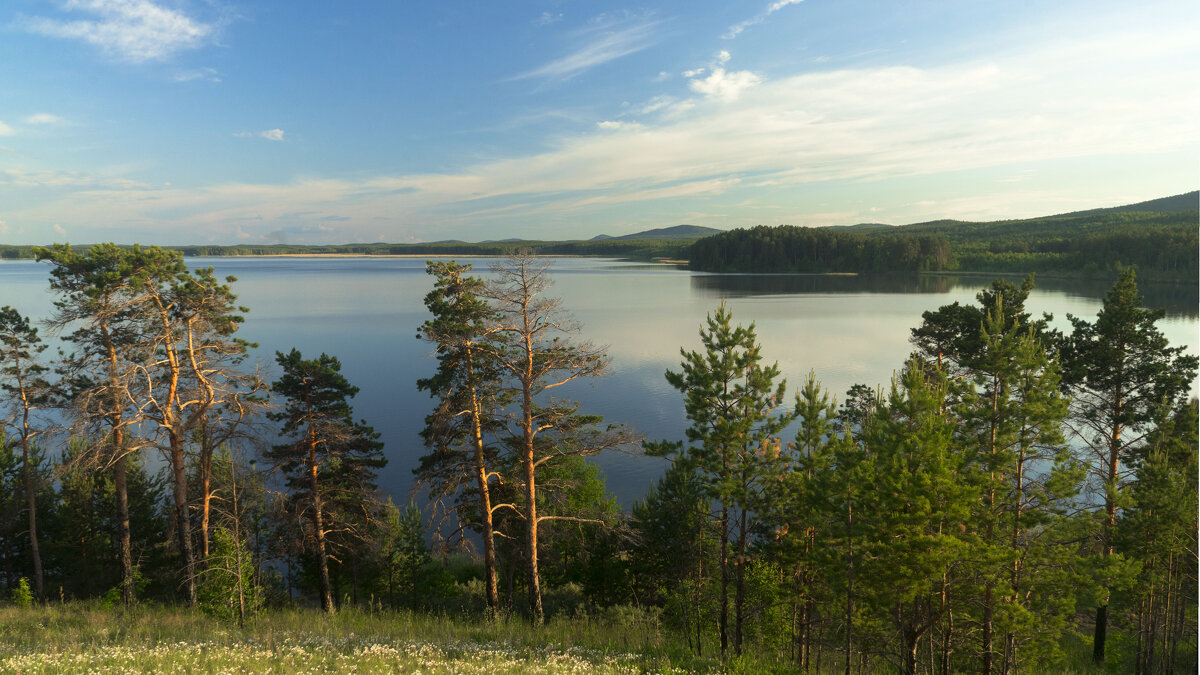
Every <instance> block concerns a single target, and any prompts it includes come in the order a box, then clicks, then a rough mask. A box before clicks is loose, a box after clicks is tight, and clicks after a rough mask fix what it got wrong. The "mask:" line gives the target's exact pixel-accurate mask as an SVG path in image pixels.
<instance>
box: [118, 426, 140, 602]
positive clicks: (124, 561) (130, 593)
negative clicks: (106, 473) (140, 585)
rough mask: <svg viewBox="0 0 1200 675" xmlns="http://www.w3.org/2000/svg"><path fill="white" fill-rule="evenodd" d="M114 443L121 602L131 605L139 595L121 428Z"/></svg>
mask: <svg viewBox="0 0 1200 675" xmlns="http://www.w3.org/2000/svg"><path fill="white" fill-rule="evenodd" d="M114 444H115V447H116V448H117V452H118V453H119V454H118V455H117V458H116V461H115V462H114V464H113V491H114V492H115V493H116V498H117V539H118V541H119V546H120V548H121V550H120V556H121V602H123V603H124V604H125V605H126V606H131V605H133V603H134V602H136V601H137V597H136V591H135V589H134V585H133V537H132V536H131V533H130V530H129V484H128V480H127V477H126V458H125V455H124V453H122V452H121V451H120V448H121V447H122V446H123V444H124V438H123V434H122V433H121V432H120V430H118V431H117V433H116V434H114Z"/></svg>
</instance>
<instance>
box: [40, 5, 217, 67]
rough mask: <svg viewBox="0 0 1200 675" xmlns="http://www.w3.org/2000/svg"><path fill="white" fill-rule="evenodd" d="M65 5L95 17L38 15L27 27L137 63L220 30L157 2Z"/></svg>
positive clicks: (195, 44)
mask: <svg viewBox="0 0 1200 675" xmlns="http://www.w3.org/2000/svg"><path fill="white" fill-rule="evenodd" d="M59 4H60V6H61V7H62V8H63V9H64V10H66V11H68V12H78V13H80V14H85V15H90V16H91V17H92V18H89V19H76V20H60V19H50V18H46V17H32V18H29V19H26V20H25V21H24V22H23V23H24V27H25V28H26V29H27V30H29V31H31V32H34V33H38V34H41V35H46V36H49V37H57V38H65V39H74V40H82V41H84V42H87V43H88V44H91V45H94V46H96V47H99V48H100V49H101V50H103V51H104V52H105V53H107V54H110V55H113V56H116V57H118V58H122V59H125V60H127V61H132V62H135V63H140V62H144V61H158V60H162V59H166V58H168V57H170V56H171V55H173V54H175V53H176V52H179V51H182V50H186V49H196V48H198V47H201V46H203V45H205V44H208V43H209V42H210V41H211V40H212V39H213V37H214V35H215V33H216V28H217V26H216V24H214V23H205V22H203V21H200V20H197V19H195V18H192V17H189V16H187V15H186V14H184V13H183V12H180V11H177V10H174V9H169V8H167V7H163V6H161V5H158V4H155V2H153V0H63V1H62V2H60V3H59Z"/></svg>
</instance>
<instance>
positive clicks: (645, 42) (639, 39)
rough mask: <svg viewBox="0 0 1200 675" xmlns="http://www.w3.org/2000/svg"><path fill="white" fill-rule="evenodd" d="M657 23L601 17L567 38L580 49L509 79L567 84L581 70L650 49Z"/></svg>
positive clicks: (647, 20) (642, 18)
mask: <svg viewBox="0 0 1200 675" xmlns="http://www.w3.org/2000/svg"><path fill="white" fill-rule="evenodd" d="M659 23H660V22H659V21H655V20H651V19H648V18H645V17H635V18H628V19H619V20H611V19H608V18H607V17H605V18H603V20H601V21H595V22H593V23H592V24H591V25H589V26H588V27H586V28H584V29H583V30H580V31H575V32H573V33H572V34H571V35H570V37H571V40H572V42H579V41H584V42H585V44H584V45H583V46H582V47H579V48H578V49H576V50H575V51H574V52H572V53H571V54H568V55H567V56H564V57H562V58H560V59H556V60H554V61H551V62H550V63H547V64H545V65H542V66H539V67H537V68H534V69H533V70H529V71H526V72H524V73H521V74H519V75H515V76H513V77H511V78H509V79H512V80H524V79H530V78H542V79H548V80H569V79H571V78H573V77H575V76H576V75H579V74H580V73H582V72H584V71H585V70H588V69H590V68H593V67H595V66H598V65H601V64H604V63H608V62H609V61H613V60H615V59H619V58H621V57H622V56H628V55H630V54H633V53H636V52H640V51H642V50H643V49H646V48H647V47H650V46H652V45H653V44H654V43H655V42H656V40H657V36H656V35H655V28H656V27H657V26H658V24H659Z"/></svg>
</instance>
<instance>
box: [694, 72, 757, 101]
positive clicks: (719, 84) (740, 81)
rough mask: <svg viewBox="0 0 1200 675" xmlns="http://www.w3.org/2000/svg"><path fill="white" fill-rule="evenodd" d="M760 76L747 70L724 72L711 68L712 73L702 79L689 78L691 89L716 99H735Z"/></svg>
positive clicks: (755, 83)
mask: <svg viewBox="0 0 1200 675" xmlns="http://www.w3.org/2000/svg"><path fill="white" fill-rule="evenodd" d="M761 82H762V78H761V77H759V76H758V75H755V74H754V73H752V72H750V71H748V70H735V71H733V72H726V71H725V69H724V68H713V70H712V74H711V75H709V76H708V77H706V78H704V79H703V80H691V81H690V82H688V86H689V87H691V89H692V91H694V92H696V93H699V94H703V95H705V96H707V97H708V98H711V99H716V100H718V101H725V102H730V101H736V100H738V98H739V97H740V96H741V95H742V92H743V91H745V90H747V89H749V88H750V87H754V86H757V85H758V84H760V83H761Z"/></svg>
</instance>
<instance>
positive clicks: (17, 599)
mask: <svg viewBox="0 0 1200 675" xmlns="http://www.w3.org/2000/svg"><path fill="white" fill-rule="evenodd" d="M11 597H12V601H13V604H14V605H16V606H17V607H30V606H32V605H33V591H31V590H29V579H26V578H25V577H21V578H20V580H18V581H17V585H16V586H14V587H13V589H12V594H11Z"/></svg>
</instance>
